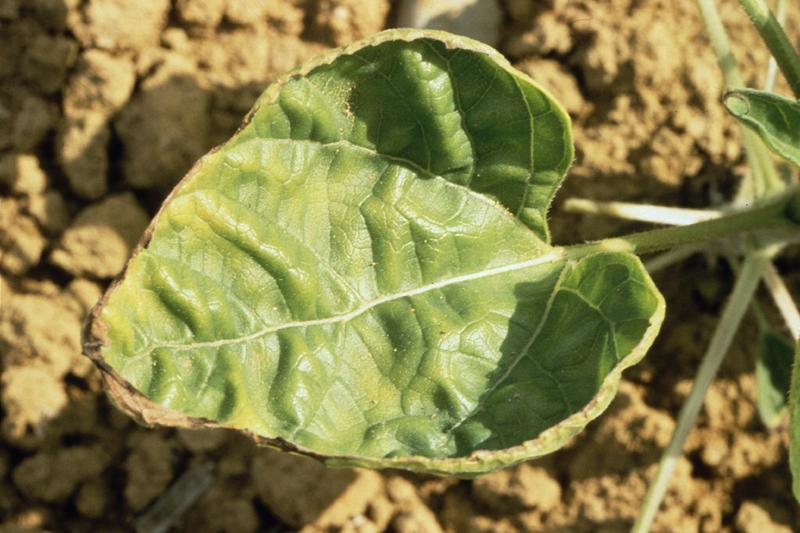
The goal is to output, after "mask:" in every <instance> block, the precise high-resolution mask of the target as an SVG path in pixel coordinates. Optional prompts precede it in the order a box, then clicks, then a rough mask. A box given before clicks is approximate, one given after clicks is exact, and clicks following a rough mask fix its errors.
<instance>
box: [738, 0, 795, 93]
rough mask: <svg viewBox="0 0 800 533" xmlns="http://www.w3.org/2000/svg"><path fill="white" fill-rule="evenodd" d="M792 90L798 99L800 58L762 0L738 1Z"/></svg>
mask: <svg viewBox="0 0 800 533" xmlns="http://www.w3.org/2000/svg"><path fill="white" fill-rule="evenodd" d="M739 3H740V4H741V6H742V8H744V10H745V11H746V12H747V15H748V16H749V17H750V20H751V21H753V25H754V26H755V27H756V29H757V30H758V33H759V34H760V35H761V38H762V39H763V40H764V43H765V44H766V45H767V47H768V48H769V51H770V52H771V53H772V56H773V57H774V58H775V61H776V62H777V63H778V67H780V69H781V72H783V75H784V77H785V78H786V81H788V82H789V86H790V87H791V88H792V92H793V93H794V96H795V98H800V56H798V55H797V51H796V50H795V49H794V47H793V46H792V43H791V42H790V41H789V38H788V37H787V36H786V32H784V31H783V28H782V27H781V25H780V23H779V22H778V20H777V19H776V18H775V17H774V16H773V15H772V12H771V11H770V10H769V7H768V6H767V4H766V3H765V2H764V0H739Z"/></svg>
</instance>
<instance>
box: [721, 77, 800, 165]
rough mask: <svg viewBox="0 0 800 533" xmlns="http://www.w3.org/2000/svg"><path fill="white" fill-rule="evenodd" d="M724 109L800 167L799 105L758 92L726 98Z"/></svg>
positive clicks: (743, 91) (730, 94)
mask: <svg viewBox="0 0 800 533" xmlns="http://www.w3.org/2000/svg"><path fill="white" fill-rule="evenodd" d="M725 107H726V108H727V110H728V112H730V114H731V115H733V116H734V117H736V118H737V119H738V120H739V122H741V123H742V124H744V125H745V126H747V127H748V128H750V129H752V130H753V131H755V132H756V133H757V134H758V135H759V137H761V139H762V140H763V141H764V143H765V144H766V145H767V146H769V148H770V149H771V150H772V151H773V152H775V153H776V154H778V155H779V156H781V157H783V158H784V159H786V160H787V161H789V162H790V163H792V164H794V165H797V166H800V102H798V101H796V100H790V99H789V98H784V97H783V96H779V95H777V94H773V93H769V92H765V91H758V90H755V89H736V90H733V91H729V92H728V93H726V94H725Z"/></svg>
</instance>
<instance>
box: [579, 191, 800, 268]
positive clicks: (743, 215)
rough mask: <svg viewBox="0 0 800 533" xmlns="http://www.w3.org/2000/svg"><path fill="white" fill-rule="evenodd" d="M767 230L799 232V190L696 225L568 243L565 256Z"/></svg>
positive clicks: (637, 250)
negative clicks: (582, 242)
mask: <svg viewBox="0 0 800 533" xmlns="http://www.w3.org/2000/svg"><path fill="white" fill-rule="evenodd" d="M769 229H774V230H786V229H788V230H791V231H794V230H798V231H800V189H793V190H792V191H790V192H789V193H787V194H782V195H779V196H776V197H773V198H770V199H769V200H768V201H764V202H762V203H760V204H756V205H754V206H751V207H747V208H743V209H739V210H737V211H731V212H729V213H728V214H725V215H724V216H721V217H719V218H715V219H712V220H706V221H703V222H698V223H696V224H689V225H686V226H673V227H669V228H660V229H655V230H650V231H643V232H640V233H632V234H630V235H626V236H624V237H615V238H610V239H603V240H600V241H595V242H590V243H586V244H578V245H573V246H569V247H568V248H567V255H568V256H571V257H583V256H586V255H590V254H592V253H596V252H600V251H618V252H631V253H634V254H637V255H641V254H646V253H651V252H658V251H660V250H667V249H671V248H675V247H677V246H681V245H685V244H698V243H703V242H707V241H712V240H717V239H722V238H725V237H731V236H734V235H739V234H742V233H747V232H752V231H759V230H769Z"/></svg>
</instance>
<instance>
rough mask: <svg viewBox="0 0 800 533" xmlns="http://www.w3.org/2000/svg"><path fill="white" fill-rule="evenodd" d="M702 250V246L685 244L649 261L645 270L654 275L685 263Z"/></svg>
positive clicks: (646, 262) (645, 263) (645, 264)
mask: <svg viewBox="0 0 800 533" xmlns="http://www.w3.org/2000/svg"><path fill="white" fill-rule="evenodd" d="M702 250H703V246H702V245H700V244H685V245H683V246H679V247H677V248H673V249H672V250H668V251H666V252H664V253H662V254H659V255H657V256H655V257H653V258H651V259H648V260H647V261H645V262H644V268H645V270H647V271H648V272H649V273H651V274H652V273H654V272H658V271H659V270H662V269H664V268H667V267H669V266H672V265H674V264H675V263H678V262H680V261H683V260H684V259H686V258H688V257H691V256H692V255H694V254H696V253H698V252H700V251H702Z"/></svg>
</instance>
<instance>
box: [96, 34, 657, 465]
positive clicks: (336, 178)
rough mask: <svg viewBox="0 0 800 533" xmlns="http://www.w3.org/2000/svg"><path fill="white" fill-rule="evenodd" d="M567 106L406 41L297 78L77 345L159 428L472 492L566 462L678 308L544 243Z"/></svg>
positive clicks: (612, 267) (568, 143)
mask: <svg viewBox="0 0 800 533" xmlns="http://www.w3.org/2000/svg"><path fill="white" fill-rule="evenodd" d="M572 153H573V152H572V140H571V135H570V125H569V119H568V117H567V115H566V114H565V113H564V111H563V110H562V109H561V106H560V105H559V104H558V103H557V102H556V101H555V100H554V99H553V98H552V97H551V96H550V95H549V94H547V93H546V92H545V91H544V90H542V89H541V88H539V87H538V86H537V85H536V84H535V83H533V82H532V81H531V80H530V79H529V78H527V77H526V76H525V75H524V74H522V73H520V72H518V71H516V70H515V69H513V68H512V67H511V66H510V65H509V64H508V62H507V61H506V60H505V59H503V58H502V56H500V55H499V54H498V53H497V52H495V51H494V50H492V49H490V48H488V47H486V46H485V45H482V44H479V43H477V42H475V41H471V40H469V39H464V38H458V37H454V36H452V35H448V34H445V33H441V32H430V31H416V30H394V31H388V32H384V33H381V34H378V35H376V36H375V37H373V38H371V39H368V40H366V41H362V42H359V43H356V44H353V45H351V46H349V47H347V48H345V49H342V50H335V51H333V52H331V53H328V54H326V55H324V56H322V57H320V58H318V59H316V60H314V61H312V62H310V63H309V64H306V65H304V66H303V67H301V68H300V69H298V70H297V71H295V72H293V73H291V74H289V75H287V76H285V77H283V78H281V79H280V80H278V81H277V82H275V83H274V84H273V85H271V86H270V87H269V88H268V89H267V90H266V92H265V93H264V94H263V95H262V96H261V98H260V99H259V101H258V102H257V104H256V106H255V108H254V109H253V110H252V111H251V112H250V114H249V115H248V117H247V118H246V120H245V124H244V125H243V126H242V128H241V129H240V130H239V132H237V134H236V135H235V136H234V137H233V138H232V139H231V140H230V141H228V142H227V143H226V144H225V145H223V146H222V147H220V148H219V149H217V150H215V151H213V152H211V153H210V154H208V155H207V156H206V157H205V158H203V159H202V160H201V162H199V163H198V164H197V165H196V166H195V167H194V168H193V169H192V171H190V173H189V174H188V175H187V176H186V177H185V178H184V179H183V181H182V182H181V183H180V184H179V185H178V186H177V187H176V189H175V190H174V191H173V192H172V194H171V195H170V197H169V198H168V200H167V201H166V202H165V204H164V206H163V207H162V208H161V211H160V212H159V214H158V215H157V217H156V219H155V220H154V221H153V223H152V225H151V226H150V228H149V229H148V232H147V234H146V236H145V237H144V239H143V242H142V245H141V247H140V248H139V249H138V250H137V252H136V254H135V255H134V257H133V258H132V259H131V261H130V263H129V265H128V267H127V269H126V272H125V273H124V275H123V276H122V277H121V278H120V279H119V280H118V281H117V282H116V283H115V284H114V285H113V286H112V287H111V288H110V289H109V291H108V292H107V293H106V295H105V296H104V298H103V300H101V302H100V303H99V304H98V306H97V307H96V308H95V310H94V311H93V318H92V321H91V322H90V324H89V326H88V329H87V332H86V335H85V344H84V347H85V348H84V349H85V351H86V353H87V354H88V355H89V356H90V357H92V359H93V360H94V361H95V362H96V363H97V365H98V366H99V367H100V368H101V369H102V370H103V372H104V377H105V380H106V384H107V386H108V389H109V393H110V394H111V396H112V397H113V398H114V399H115V401H116V402H117V403H118V404H120V405H121V406H122V407H123V408H125V409H126V410H127V411H128V412H130V413H131V414H133V415H134V416H136V417H138V418H139V419H140V420H142V421H144V422H146V423H155V424H164V425H182V426H194V427H199V426H224V427H230V428H235V429H238V430H240V431H243V432H245V433H247V434H249V435H251V436H253V437H254V438H255V439H256V440H257V441H259V442H263V443H266V444H270V445H273V446H278V447H281V448H283V449H286V450H291V451H295V452H300V453H306V454H308V455H311V456H314V457H317V458H319V459H321V460H324V461H325V462H326V463H327V464H329V465H335V466H344V465H357V466H369V467H377V468H382V467H393V468H406V469H410V470H418V471H424V472H432V473H438V474H458V475H462V476H469V475H475V474H479V473H483V472H488V471H491V470H495V469H498V468H502V467H504V466H507V465H510V464H514V463H516V462H520V461H523V460H526V459H529V458H532V457H536V456H539V455H542V454H545V453H549V452H551V451H553V450H555V449H556V448H558V447H560V446H562V445H563V444H564V443H565V442H566V440H567V439H569V438H570V437H571V436H572V435H574V434H575V433H577V432H578V431H580V430H581V429H582V428H583V427H584V426H585V425H586V424H587V423H588V422H589V421H590V420H591V419H593V418H594V417H596V416H597V415H599V414H600V413H601V412H602V411H603V410H604V409H605V408H606V407H607V405H608V403H609V402H610V401H611V399H612V398H613V396H614V394H615V392H616V389H617V385H618V383H619V380H620V375H621V372H622V370H623V369H625V368H627V367H628V366H630V365H632V364H634V363H636V362H637V361H639V359H641V357H642V356H643V355H644V353H645V351H646V350H647V348H648V347H649V346H650V344H651V343H652V341H653V339H654V337H655V335H656V333H657V331H658V328H659V326H660V324H661V321H662V319H663V313H664V303H663V299H662V297H661V295H660V294H659V292H658V290H657V289H656V288H655V286H654V285H653V283H652V281H651V279H650V278H649V276H648V275H647V273H646V272H645V270H644V268H643V267H642V265H641V262H640V261H639V260H638V258H636V257H635V256H633V255H630V254H626V253H612V252H606V253H598V254H595V255H589V256H585V257H577V256H574V254H570V252H569V251H567V250H565V249H564V248H558V247H553V246H551V245H550V244H549V242H548V240H549V239H548V229H547V224H546V214H547V209H548V207H549V204H550V200H551V198H552V196H553V194H554V193H555V190H556V189H557V188H558V186H559V185H560V183H561V180H562V179H563V175H564V173H565V172H566V170H567V167H568V166H569V164H570V162H571V160H572Z"/></svg>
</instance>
